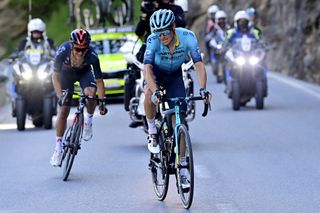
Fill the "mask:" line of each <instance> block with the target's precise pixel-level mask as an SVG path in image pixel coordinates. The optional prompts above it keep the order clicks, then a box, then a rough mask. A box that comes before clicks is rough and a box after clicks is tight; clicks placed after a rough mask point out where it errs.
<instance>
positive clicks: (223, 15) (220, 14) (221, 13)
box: [215, 10, 227, 23]
mask: <svg viewBox="0 0 320 213" xmlns="http://www.w3.org/2000/svg"><path fill="white" fill-rule="evenodd" d="M220 18H225V19H226V18H227V14H226V12H224V11H223V10H218V11H217V12H216V15H215V19H216V23H218V20H219V19H220Z"/></svg>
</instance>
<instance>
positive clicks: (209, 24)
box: [204, 4, 219, 62]
mask: <svg viewBox="0 0 320 213" xmlns="http://www.w3.org/2000/svg"><path fill="white" fill-rule="evenodd" d="M218 10H219V7H218V6H217V5H215V4H213V5H211V6H209V8H208V10H207V18H206V20H205V29H204V32H205V42H204V43H205V47H206V50H207V53H208V54H207V55H209V53H210V47H209V41H208V39H206V38H207V37H209V36H210V32H212V31H213V29H214V28H215V22H216V20H215V16H216V12H217V11H218ZM206 61H207V62H210V61H211V58H207V60H206Z"/></svg>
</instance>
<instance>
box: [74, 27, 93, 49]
mask: <svg viewBox="0 0 320 213" xmlns="http://www.w3.org/2000/svg"><path fill="white" fill-rule="evenodd" d="M70 41H71V42H72V44H75V45H78V46H88V45H89V44H90V41H91V36H90V34H89V32H88V31H86V30H84V29H75V30H73V31H72V32H71V34H70Z"/></svg>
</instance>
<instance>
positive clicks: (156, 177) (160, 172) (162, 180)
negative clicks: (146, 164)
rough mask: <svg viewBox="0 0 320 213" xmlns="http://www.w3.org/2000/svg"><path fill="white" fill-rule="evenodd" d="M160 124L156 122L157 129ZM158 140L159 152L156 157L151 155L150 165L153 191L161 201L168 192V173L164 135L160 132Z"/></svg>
mask: <svg viewBox="0 0 320 213" xmlns="http://www.w3.org/2000/svg"><path fill="white" fill-rule="evenodd" d="M160 126H161V124H159V122H157V128H158V129H160ZM158 135H159V137H158V140H159V143H160V147H161V151H160V153H159V154H157V156H155V154H151V156H150V165H151V176H152V183H153V189H154V191H155V193H156V195H157V197H158V200H160V201H163V200H164V199H165V198H166V196H167V192H168V187H169V171H168V157H167V156H168V155H167V154H168V152H167V150H165V149H164V147H165V146H163V144H164V134H163V132H161V131H160V133H159V134H158Z"/></svg>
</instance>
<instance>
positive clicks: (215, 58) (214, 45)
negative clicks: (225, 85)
mask: <svg viewBox="0 0 320 213" xmlns="http://www.w3.org/2000/svg"><path fill="white" fill-rule="evenodd" d="M224 40H225V32H224V31H223V30H217V31H216V32H215V34H214V36H213V38H211V40H210V42H209V47H210V58H211V60H210V61H211V67H212V72H213V74H214V75H215V76H216V78H217V83H222V82H225V74H224V73H225V72H224V70H225V63H226V62H225V58H224V51H223V48H222V47H223V43H224Z"/></svg>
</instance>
